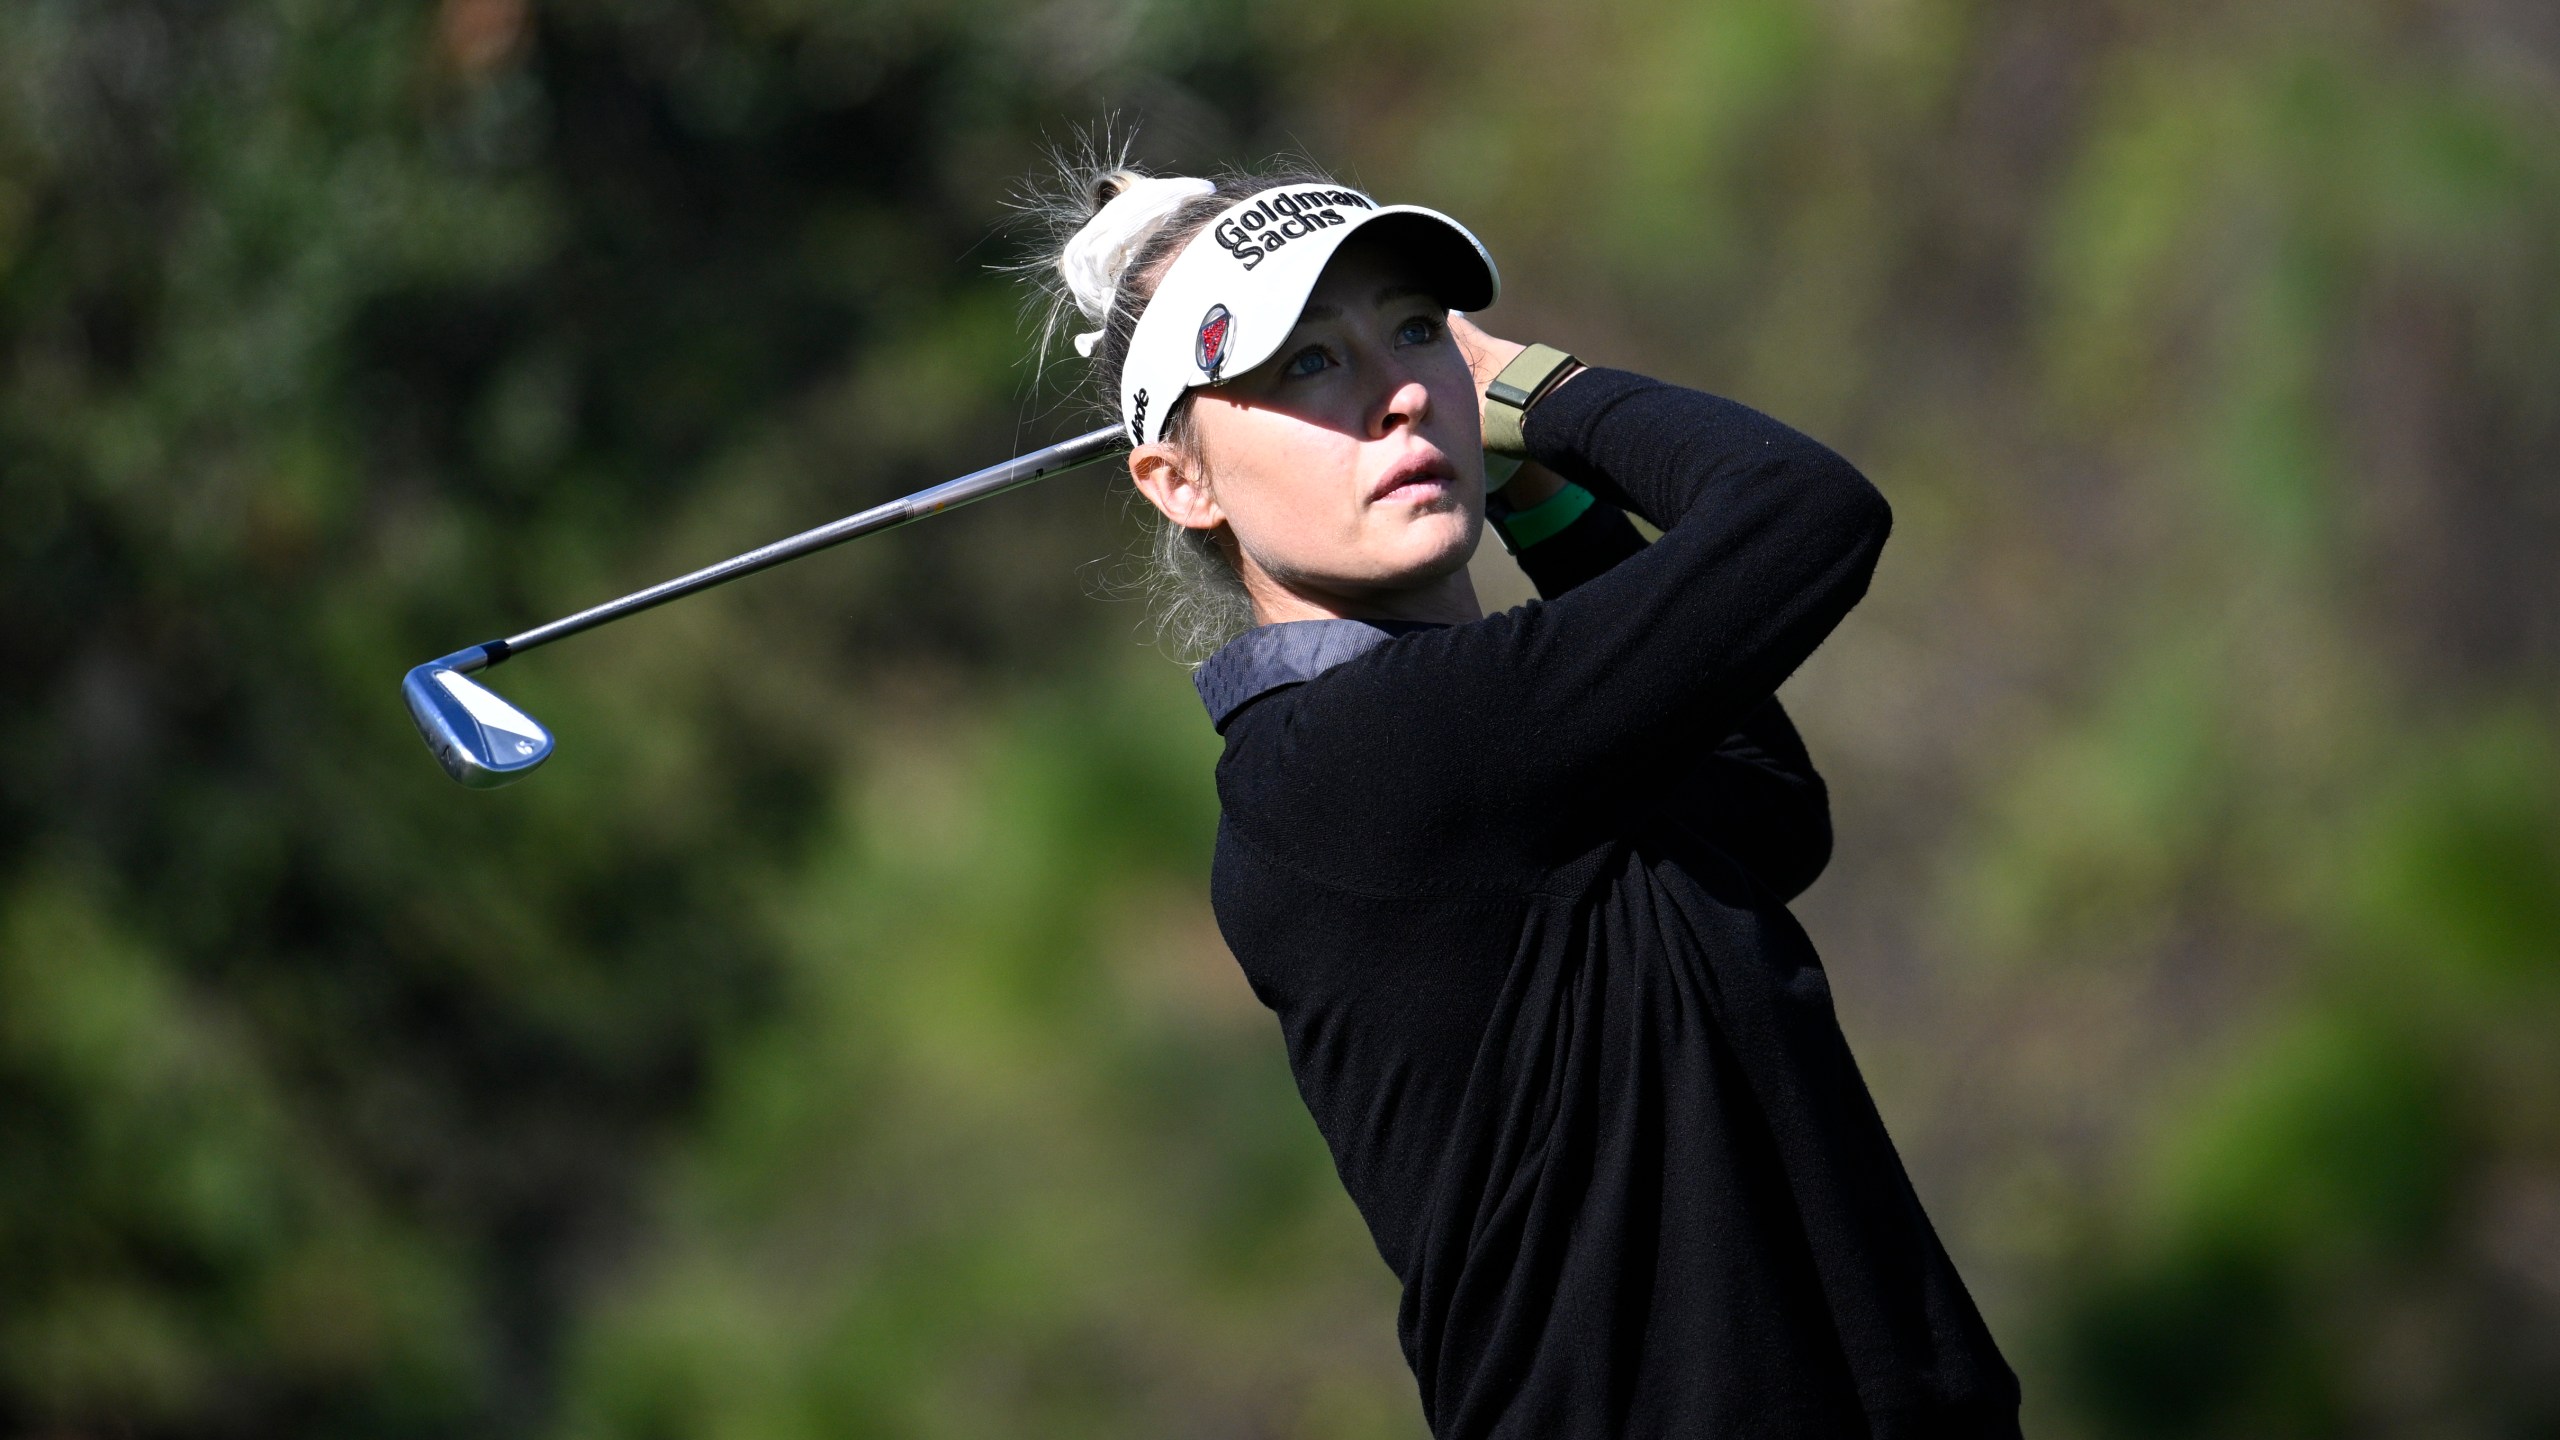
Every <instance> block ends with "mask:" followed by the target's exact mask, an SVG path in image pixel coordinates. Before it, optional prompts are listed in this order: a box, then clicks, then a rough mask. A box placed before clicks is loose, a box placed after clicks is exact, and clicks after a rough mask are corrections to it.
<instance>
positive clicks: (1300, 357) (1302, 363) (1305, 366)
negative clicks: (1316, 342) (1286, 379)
mask: <svg viewBox="0 0 2560 1440" xmlns="http://www.w3.org/2000/svg"><path fill="white" fill-rule="evenodd" d="M1331 363H1332V362H1331V361H1330V360H1329V359H1328V358H1327V357H1326V355H1325V353H1324V351H1323V350H1322V349H1321V348H1319V347H1317V346H1313V345H1310V346H1308V347H1307V348H1306V349H1304V350H1301V351H1299V352H1298V353H1297V354H1295V355H1292V356H1290V357H1289V363H1288V364H1286V365H1283V366H1281V367H1280V373H1281V374H1283V375H1313V374H1315V373H1316V372H1317V371H1319V370H1322V369H1323V368H1324V367H1325V366H1326V365H1328V364H1331Z"/></svg>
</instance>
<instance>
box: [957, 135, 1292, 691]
mask: <svg viewBox="0 0 2560 1440" xmlns="http://www.w3.org/2000/svg"><path fill="white" fill-rule="evenodd" d="M1134 140H1135V136H1134V135H1129V134H1117V135H1115V134H1114V132H1113V128H1112V126H1111V124H1110V123H1109V122H1105V123H1104V124H1103V125H1101V126H1099V127H1097V128H1096V129H1094V130H1091V131H1084V132H1079V133H1078V134H1077V135H1076V136H1075V138H1074V139H1073V141H1071V142H1070V143H1069V144H1068V145H1066V146H1062V147H1059V148H1056V149H1053V150H1052V151H1051V152H1050V154H1049V157H1048V162H1047V164H1046V166H1045V167H1044V169H1043V172H1042V173H1041V175H1040V176H1038V177H1037V178H1035V179H1034V180H1032V181H1030V182H1028V183H1026V184H1025V185H1024V186H1023V187H1022V188H1021V190H1020V191H1019V192H1018V194H1017V195H1016V196H1015V198H1014V200H1013V201H1012V205H1013V208H1014V210H1015V211H1016V212H1017V213H1018V214H1019V215H1020V216H1021V217H1022V218H1023V219H1024V221H1025V222H1026V223H1027V225H1028V227H1029V228H1030V229H1031V230H1032V231H1033V239H1032V241H1031V244H1030V256H1029V258H1027V259H1025V260H1023V261H1020V262H1018V263H1016V264H1013V265H1008V266H1004V267H1001V268H1003V269H1007V270H1010V271H1013V272H1015V273H1016V274H1017V275H1018V276H1019V277H1020V278H1021V279H1022V280H1023V281H1024V282H1025V283H1026V284H1027V285H1028V286H1029V287H1030V296H1029V299H1028V301H1027V314H1028V318H1029V322H1030V324H1031V326H1032V328H1033V329H1034V330H1035V331H1036V332H1037V335H1038V340H1037V342H1036V343H1035V347H1034V352H1033V353H1034V360H1033V363H1034V366H1035V374H1036V375H1041V376H1045V375H1046V373H1047V370H1048V363H1049V356H1050V354H1051V352H1052V349H1053V348H1054V347H1055V346H1056V345H1057V343H1058V339H1059V336H1060V335H1061V334H1062V333H1063V332H1067V331H1068V330H1070V329H1071V328H1081V326H1080V325H1079V324H1078V322H1083V323H1085V324H1090V325H1092V326H1093V327H1095V329H1094V330H1091V331H1087V332H1085V333H1084V334H1081V335H1078V336H1077V337H1076V345H1075V350H1076V351H1077V352H1078V353H1079V354H1080V355H1081V356H1082V360H1081V361H1080V362H1079V363H1081V364H1083V365H1084V367H1085V370H1084V373H1083V374H1082V375H1080V376H1078V377H1077V382H1076V384H1075V386H1074V390H1075V392H1076V394H1077V395H1078V397H1079V399H1081V400H1082V401H1084V402H1085V403H1088V404H1090V405H1092V406H1093V407H1094V408H1095V409H1097V410H1098V411H1099V412H1100V413H1101V414H1103V415H1104V416H1107V417H1108V418H1110V419H1112V420H1115V421H1116V420H1118V419H1120V418H1121V416H1120V371H1121V367H1122V366H1123V365H1125V364H1126V363H1127V362H1128V358H1129V341H1130V338H1131V337H1132V336H1133V335H1135V334H1136V333H1137V328H1138V316H1139V315H1140V314H1141V313H1142V312H1144V311H1145V310H1146V308H1147V301H1148V300H1149V299H1150V298H1151V297H1153V296H1154V294H1155V287H1156V284H1157V282H1158V281H1159V280H1161V279H1162V278H1163V275H1164V271H1165V268H1166V267H1167V266H1168V265H1169V264H1171V263H1172V260H1173V257H1174V256H1176V255H1178V254H1180V253H1181V252H1182V248H1183V247H1184V246H1185V245H1188V244H1189V243H1190V242H1191V238H1192V237H1193V236H1194V235H1197V234H1199V233H1200V228H1201V227H1202V226H1204V225H1206V224H1208V223H1209V221H1210V220H1211V219H1213V218H1215V217H1216V216H1217V214H1218V212H1220V211H1222V210H1224V209H1226V208H1227V207H1228V206H1230V205H1233V204H1236V203H1237V202H1239V201H1242V200H1245V199H1248V198H1250V197H1251V196H1253V195H1256V194H1259V193H1260V192H1262V191H1264V190H1268V189H1270V188H1271V187H1272V186H1275V185H1339V184H1340V183H1341V182H1340V181H1339V180H1336V179H1335V178H1334V177H1333V176H1331V175H1328V174H1325V173H1324V172H1323V171H1321V170H1319V169H1317V168H1316V167H1315V166H1314V165H1313V164H1312V163H1311V162H1309V161H1307V160H1305V159H1304V158H1303V157H1296V156H1290V157H1283V158H1281V159H1278V160H1274V161H1272V162H1269V163H1267V164H1264V165H1261V166H1256V167H1251V168H1244V167H1231V168H1227V169H1223V170H1221V171H1219V172H1218V173H1216V174H1215V175H1212V176H1207V177H1203V179H1202V180H1201V181H1200V182H1198V183H1201V184H1204V185H1205V186H1206V187H1207V188H1206V189H1204V190H1202V191H1200V192H1199V193H1197V194H1194V195H1190V196H1188V197H1180V196H1177V195H1176V194H1174V193H1173V192H1172V191H1171V190H1170V189H1169V188H1167V187H1150V189H1151V191H1152V192H1153V193H1154V194H1155V195H1156V196H1157V197H1158V201H1159V206H1160V210H1159V212H1158V213H1155V214H1151V215H1149V216H1147V217H1146V218H1147V219H1148V220H1149V221H1150V222H1151V223H1150V224H1148V225H1145V226H1143V227H1141V228H1139V229H1138V230H1137V231H1136V232H1135V233H1131V232H1130V227H1129V224H1128V218H1129V217H1127V216H1126V215H1121V216H1115V217H1113V219H1112V220H1111V221H1108V222H1105V223H1106V224H1110V225H1112V226H1113V228H1112V231H1111V233H1110V234H1109V235H1108V236H1103V235H1099V234H1096V233H1089V232H1090V231H1091V229H1092V227H1094V225H1095V220H1096V217H1097V216H1099V215H1101V214H1102V212H1103V210H1104V208H1105V207H1107V206H1109V205H1110V203H1111V202H1112V201H1113V200H1114V199H1117V198H1119V197H1120V196H1121V195H1122V194H1123V193H1124V192H1126V191H1128V190H1129V189H1130V187H1131V186H1132V185H1133V184H1135V183H1136V182H1139V181H1143V180H1148V179H1152V178H1156V177H1150V176H1148V175H1147V174H1145V173H1144V172H1143V171H1140V170H1138V169H1137V168H1135V167H1134V166H1133V165H1132V164H1131V163H1130V150H1131V147H1132V144H1133V142H1134ZM1166 178H1171V177H1166ZM1079 237H1081V238H1082V241H1083V243H1081V244H1079V243H1078V242H1079ZM1100 255H1108V256H1109V259H1110V262H1111V263H1116V264H1117V266H1118V273H1117V274H1116V275H1110V274H1098V273H1097V272H1096V257H1097V256H1100ZM1190 400H1191V392H1189V391H1185V392H1184V393H1183V394H1182V395H1181V396H1180V397H1179V398H1177V399H1176V400H1175V401H1174V404H1173V407H1172V409H1171V410H1170V411H1168V412H1167V414H1166V416H1165V425H1164V438H1165V441H1166V443H1167V444H1170V445H1171V446H1173V448H1174V450H1175V452H1176V453H1177V454H1179V455H1181V456H1182V458H1183V463H1184V464H1186V465H1188V466H1190V467H1191V468H1192V470H1193V472H1194V473H1195V474H1199V475H1202V476H1204V477H1205V476H1207V474H1208V466H1207V457H1206V456H1205V455H1204V454H1203V453H1202V451H1201V446H1200V439H1199V432H1198V430H1197V428H1196V427H1195V426H1194V425H1193V423H1192V418H1191V404H1190ZM1133 493H1134V492H1133ZM1136 503H1137V505H1138V511H1139V515H1140V517H1141V519H1142V521H1143V523H1144V524H1145V525H1146V527H1147V539H1146V545H1145V550H1144V552H1143V554H1142V556H1141V558H1140V563H1139V574H1138V576H1137V577H1136V579H1135V581H1134V582H1132V583H1126V584H1124V585H1122V586H1121V587H1120V588H1121V589H1123V590H1124V591H1125V592H1134V593H1136V594H1138V595H1140V596H1142V597H1143V598H1145V600H1146V601H1147V604H1148V609H1149V611H1150V613H1151V614H1152V616H1153V618H1154V620H1155V627H1156V640H1157V643H1159V644H1161V645H1163V646H1165V647H1166V648H1167V649H1168V650H1170V651H1172V652H1173V654H1174V655H1175V657H1176V658H1178V659H1180V660H1182V661H1184V662H1185V663H1188V664H1191V665H1195V666H1196V665H1198V664H1199V663H1200V662H1201V661H1203V660H1206V659H1207V658H1208V657H1209V656H1211V655H1213V654H1215V653H1217V650H1218V647H1220V646H1222V645H1224V644H1226V643H1227V642H1228V641H1229V640H1232V639H1234V638H1235V637H1236V636H1238V635H1241V634H1243V633H1244V632H1245V631H1247V630H1250V629H1252V628H1253V624H1254V617H1253V601H1252V598H1251V597H1250V596H1248V595H1247V594H1246V593H1245V587H1244V580H1243V577H1241V576H1240V575H1238V574H1237V573H1236V567H1235V562H1234V560H1233V558H1232V557H1231V556H1230V554H1229V547H1230V546H1231V545H1232V544H1233V543H1234V542H1233V540H1232V539H1231V538H1228V537H1225V536H1224V535H1223V534H1222V533H1221V532H1216V531H1207V530H1191V529H1186V528H1184V527H1183V526H1180V525H1176V524H1174V523H1173V522H1172V521H1170V520H1168V519H1166V518H1165V517H1164V516H1163V514H1162V513H1160V512H1159V511H1157V509H1156V508H1155V507H1154V506H1153V505H1151V504H1148V503H1146V502H1145V501H1144V500H1138V501H1137V502H1136Z"/></svg>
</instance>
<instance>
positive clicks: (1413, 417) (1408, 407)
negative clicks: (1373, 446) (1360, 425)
mask: <svg viewBox="0 0 2560 1440" xmlns="http://www.w3.org/2000/svg"><path fill="white" fill-rule="evenodd" d="M1390 373H1391V375H1392V378H1391V379H1390V380H1389V381H1388V389H1387V396H1386V400H1385V402H1384V403H1383V404H1381V405H1380V406H1379V408H1378V421H1377V424H1376V425H1374V426H1372V427H1371V429H1372V430H1373V431H1374V432H1375V433H1376V434H1377V435H1384V434H1386V433H1387V431H1389V430H1391V429H1393V428H1394V427H1395V426H1396V425H1397V424H1399V423H1402V424H1406V425H1418V424H1420V423H1422V421H1423V420H1425V419H1427V418H1429V416H1430V414H1431V387H1430V386H1428V385H1425V384H1423V383H1422V380H1421V378H1420V377H1419V376H1416V375H1413V374H1411V373H1409V372H1407V371H1405V370H1404V369H1402V368H1401V367H1399V368H1397V369H1396V370H1394V371H1392V372H1390Z"/></svg>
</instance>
